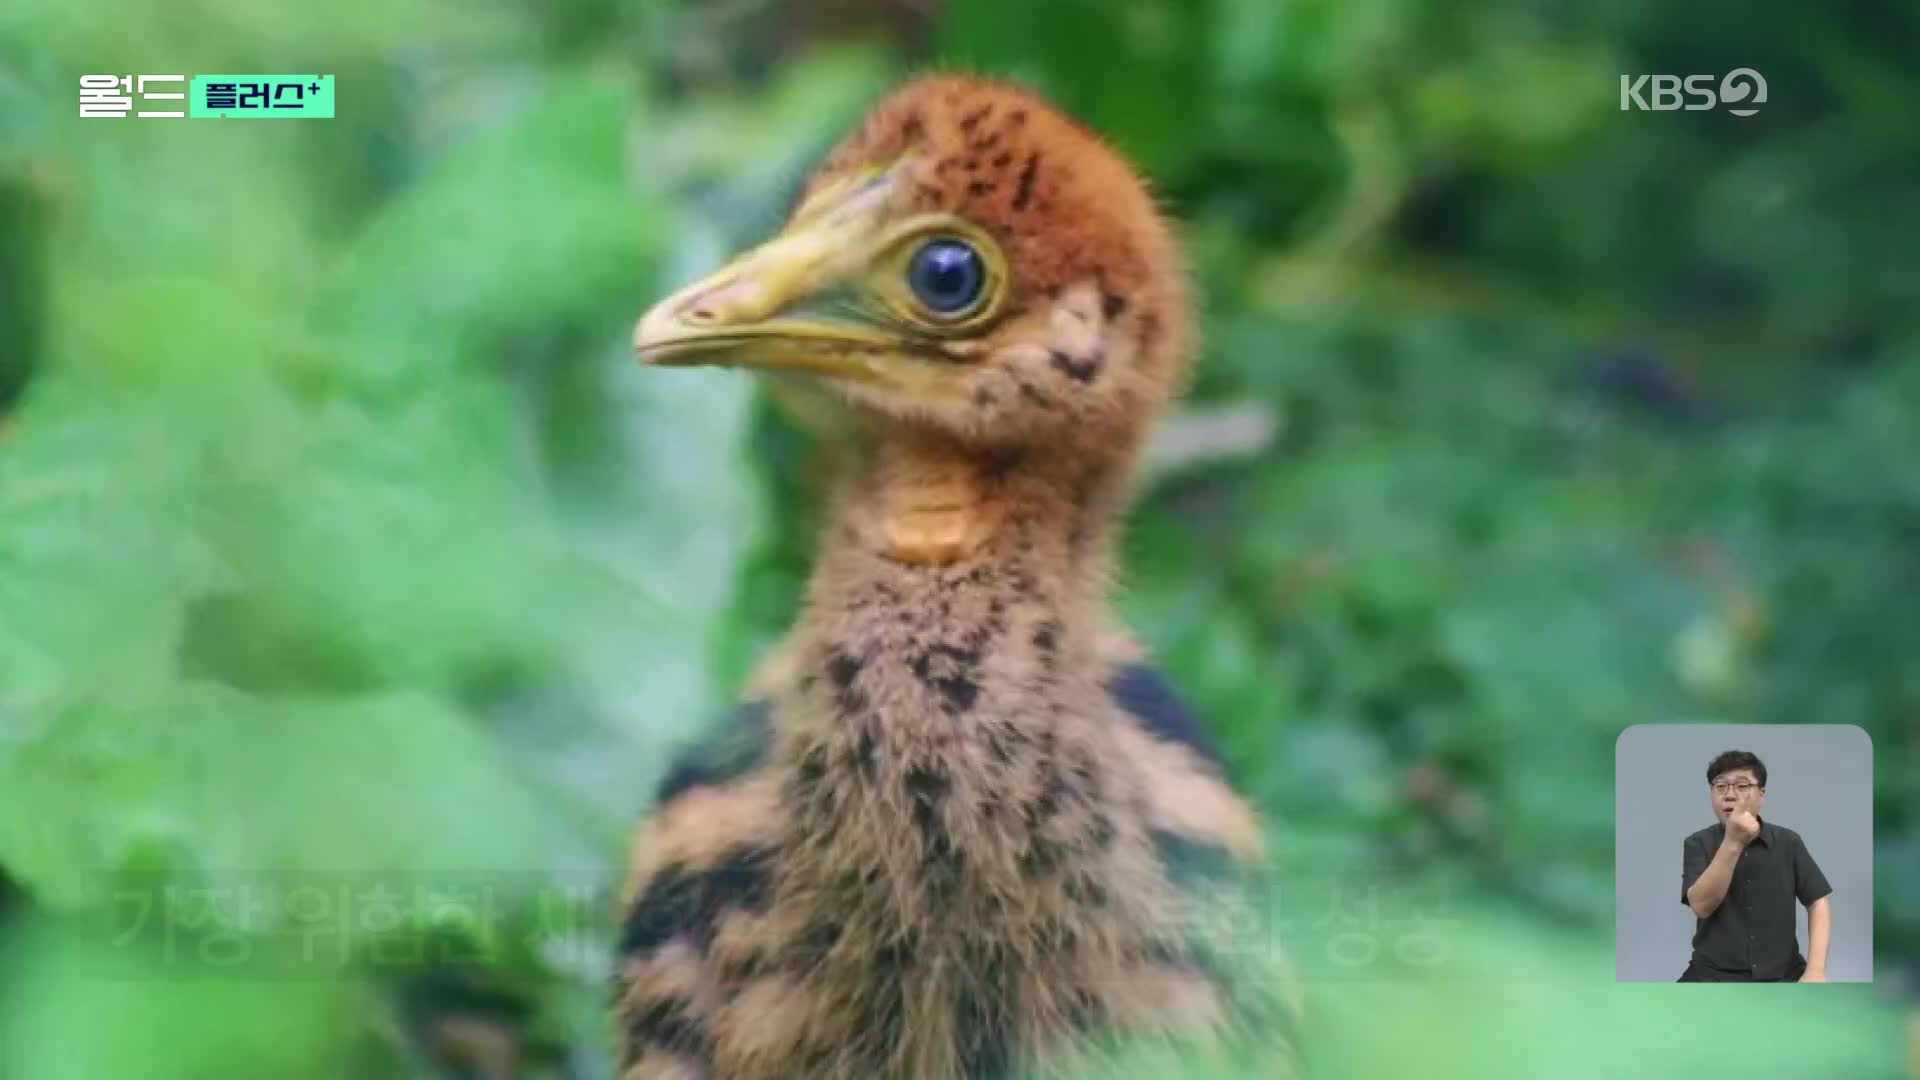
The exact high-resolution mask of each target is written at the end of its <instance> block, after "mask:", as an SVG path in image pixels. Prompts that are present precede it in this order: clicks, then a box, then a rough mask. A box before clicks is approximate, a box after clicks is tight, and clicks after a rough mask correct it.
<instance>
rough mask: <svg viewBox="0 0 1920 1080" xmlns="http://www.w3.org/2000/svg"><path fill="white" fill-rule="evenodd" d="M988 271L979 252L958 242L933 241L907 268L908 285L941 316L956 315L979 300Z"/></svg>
mask: <svg viewBox="0 0 1920 1080" xmlns="http://www.w3.org/2000/svg"><path fill="white" fill-rule="evenodd" d="M986 281H987V268H986V264H985V263H984V262H983V261H982V260H981V258H980V253H979V252H978V251H975V250H974V249H973V248H972V247H971V246H970V245H968V244H965V243H963V242H961V241H959V240H953V239H945V238H943V239H939V240H930V241H928V242H927V243H926V244H925V245H924V246H922V247H921V248H920V250H919V251H916V252H914V254H913V261H912V262H911V263H909V264H908V265H907V284H908V285H909V286H911V287H912V289H913V295H914V296H915V297H918V298H919V300H920V302H921V303H922V304H925V305H926V306H927V308H928V309H929V310H931V311H933V312H934V313H935V314H939V315H956V314H959V313H960V312H962V311H965V310H966V309H967V308H969V307H971V306H973V304H974V302H975V301H977V300H979V299H980V290H981V289H982V287H984V286H985V285H986Z"/></svg>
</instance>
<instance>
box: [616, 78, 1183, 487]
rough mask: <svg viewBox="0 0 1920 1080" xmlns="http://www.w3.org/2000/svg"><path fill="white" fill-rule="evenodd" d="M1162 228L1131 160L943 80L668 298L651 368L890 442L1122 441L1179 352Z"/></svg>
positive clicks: (1016, 94)
mask: <svg viewBox="0 0 1920 1080" xmlns="http://www.w3.org/2000/svg"><path fill="white" fill-rule="evenodd" d="M1190 335H1191V326H1190V317H1189V314H1188V305H1187V298H1186V287H1185V280H1184V276H1183V271H1182V268H1181V266H1180V264H1179V260H1178V255H1177V249H1176V247H1175V243H1174V240H1173V237H1172V235H1171V231H1170V230H1169V228H1168V227H1167V225H1166V223H1165V222H1164V221H1163V220H1162V218H1161V216H1160V215H1159V213H1158V212H1157V210H1156V208H1155V206H1154V203H1153V199H1152V197H1151V196H1150V195H1149V194H1148V192H1147V189H1146V187H1145V185H1144V183H1143V182H1142V181H1141V179H1140V178H1139V177H1138V176H1137V175H1136V174H1135V173H1134V171H1133V170H1132V168H1131V167H1129V166H1128V164H1127V163H1126V162H1125V161H1124V160H1122V158H1121V157H1120V156H1119V155H1118V154H1117V153H1115V152H1114V151H1113V150H1112V149H1110V148H1109V147H1108V146H1106V145H1105V144H1104V143H1103V142H1102V141H1101V140H1100V138H1099V137H1098V136H1096V135H1094V134H1093V133H1092V132H1090V131H1088V130H1087V129H1086V128H1085V127H1083V126H1081V125H1080V124H1078V123H1076V122H1075V121H1073V120H1071V119H1069V118H1068V117H1066V116H1065V115H1063V114H1061V113H1060V112H1058V111H1056V110H1055V109H1054V108H1052V107H1051V106H1050V105H1048V104H1046V103H1045V102H1044V101H1042V100H1040V99H1039V98H1037V97H1036V96H1034V95H1033V94H1031V93H1029V92H1027V91H1025V90H1022V89H1020V88H1017V87H1014V86H1010V85H1006V84H1002V83H997V82H990V81H985V80H981V79H976V78H971V77H964V76H955V75H938V76H929V77H925V78H921V79H919V80H917V81H914V82H912V83H909V84H908V85H906V86H905V87H903V88H902V89H900V90H898V91H896V92H895V93H894V94H892V95H891V96H890V97H888V98H887V99H886V100H884V101H882V102H881V103H880V104H879V105H878V106H877V107H875V108H874V110H873V111H872V112H871V113H870V114H869V116H868V117H867V119H866V121H865V122H864V123H863V124H862V125H861V126H860V127H859V128H858V129H857V130H856V131H854V132H853V133H852V134H851V135H850V136H848V137H847V138H846V139H845V140H844V141H843V142H842V143H841V144H840V145H839V146H838V147H837V148H835V149H834V150H833V151H832V153H831V154H830V155H829V156H828V157H827V159H826V161H825V162H824V163H823V164H822V165H821V166H820V167H819V168H818V170H817V171H815V172H814V173H813V174H812V176H810V177H809V178H808V180H807V181H806V183H805V184H804V185H803V187H802V188H801V191H800V194H799V196H798V198H797V199H796V201H795V204H794V208H793V210H792V212H791V213H790V215H789V216H788V218H787V220H786V223H785V225H784V227H783V228H782V229H781V230H780V232H779V233H778V234H777V235H776V236H774V237H773V238H772V239H771V240H769V241H767V242H766V243H765V244H762V245H761V246H759V247H757V248H754V249H752V250H750V251H747V252H746V253H744V254H742V255H740V256H739V257H737V258H735V259H734V260H732V261H731V262H729V263H728V264H727V265H725V266H724V267H722V268H721V269H720V270H719V271H717V272H716V273H714V274H712V275H710V276H708V277H707V278H705V279H703V280H701V281H697V282H695V283H693V284H691V285H688V286H687V287H685V288H683V289H681V290H680V291H678V292H676V293H674V294H673V295H672V296H669V297H668V298H666V299H665V300H662V301H661V302H660V303H659V304H657V305H656V306H655V307H654V308H653V309H652V310H650V311H649V312H647V313H646V315H645V316H644V317H643V318H642V319H641V320H640V323H639V325H638V326H637V327H636V328H635V331H634V339H633V343H634V349H635V352H636V353H637V355H638V356H639V358H640V359H641V361H643V362H645V363H648V364H655V365H690V364H723V365H730V366H737V367H741V368H748V369H754V370H758V371H765V372H775V373H782V374H786V375H793V376H798V377H801V378H803V379H805V380H806V381H808V382H810V383H814V384H817V385H818V386H819V387H821V388H822V389H824V390H826V391H827V392H828V393H829V394H830V395H831V396H832V397H833V398H834V399H836V400H837V401H839V402H841V403H843V404H844V405H845V406H847V408H846V410H844V411H845V412H846V414H847V415H848V416H849V417H850V418H851V419H852V420H853V422H855V423H860V424H863V425H869V426H872V427H874V428H877V429H878V430H880V431H881V432H882V433H884V432H886V431H888V430H892V429H896V428H900V427H905V428H909V429H913V430H917V431H921V432H926V433H931V434H934V435H937V436H942V437H945V438H946V439H948V440H951V441H953V442H956V443H958V444H960V445H964V446H971V447H977V448H981V449H986V450H1000V449H1010V448H1011V449H1021V448H1035V447H1071V448H1075V449H1078V450H1080V451H1081V452H1082V454H1083V455H1089V454H1097V452H1098V451H1099V450H1100V449H1101V448H1103V447H1104V448H1107V449H1109V450H1112V451H1114V452H1124V451H1126V450H1128V449H1131V448H1132V447H1133V446H1134V445H1135V444H1136V443H1137V441H1138V436H1139V434H1140V433H1141V432H1143V431H1144V429H1145V428H1146V426H1147V424H1148V422H1149V421H1150V420H1151V418H1152V417H1153V416H1154V415H1155V414H1157V412H1158V411H1159V410H1160V408H1161V407H1162V406H1163V405H1164V403H1165V402H1166V400H1167V399H1168V398H1169V397H1170V396H1171V394H1172V393H1173V392H1174V391H1175V390H1176V389H1177V388H1178V385H1179V383H1180V381H1181V378H1182V376H1183V374H1184V367H1185V365H1186V361H1187V358H1188V355H1189V353H1190V352H1191V343H1190Z"/></svg>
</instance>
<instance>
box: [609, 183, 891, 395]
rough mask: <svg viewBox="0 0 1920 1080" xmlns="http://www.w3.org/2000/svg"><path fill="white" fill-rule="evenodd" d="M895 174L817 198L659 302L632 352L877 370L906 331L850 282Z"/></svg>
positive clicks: (862, 374)
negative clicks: (761, 240) (784, 224)
mask: <svg viewBox="0 0 1920 1080" xmlns="http://www.w3.org/2000/svg"><path fill="white" fill-rule="evenodd" d="M891 187H892V183H891V178H890V177H888V176H886V175H885V174H882V175H880V176H877V177H874V178H871V179H869V180H867V181H866V182H864V183H861V184H858V185H846V189H845V190H844V191H843V192H842V197H840V198H837V199H829V200H827V202H828V204H827V205H824V206H818V207H817V208H816V207H815V206H814V205H813V204H818V203H820V202H821V201H822V200H821V199H818V198H816V199H815V200H813V203H812V204H810V206H809V207H808V208H807V209H804V210H803V211H802V213H801V214H800V215H799V216H797V217H796V218H795V219H794V220H793V222H792V224H791V225H789V226H788V228H787V229H786V231H784V232H782V233H781V234H780V235H778V236H776V237H774V238H773V239H772V240H770V241H768V242H767V243H766V244H763V245H761V246H760V247H758V248H755V249H753V250H752V251H749V252H747V253H746V254H744V255H741V256H740V257H739V258H737V259H735V260H733V261H732V262H731V263H728V264H727V265H726V266H724V267H722V268H721V269H720V270H718V271H716V272H715V273H713V274H712V275H710V276H708V277H706V278H705V279H703V280H700V281H697V282H694V283H693V284H691V285H688V286H687V287H685V288H683V289H681V290H680V291H679V292H676V293H674V294H673V295H672V296H669V297H667V298H666V299H665V300H662V301H660V302H659V303H658V304H655V305H654V306H653V308H652V310H650V311H648V312H647V313H646V314H645V315H644V316H642V317H641V319H640V322H639V324H638V325H637V326H635V327H634V331H633V351H634V355H635V356H637V357H638V358H639V360H640V361H641V362H642V363H645V364H656V365H661V366H684V365H697V364H725V365H732V366H738V367H749V368H760V369H768V370H776V371H802V372H810V373H814V374H821V375H836V376H841V377H851V378H862V379H869V380H877V379H879V378H880V377H881V375H882V373H881V370H880V368H881V364H882V363H883V362H884V358H885V356H886V355H888V354H890V353H894V352H897V351H898V350H899V348H900V346H901V344H902V341H901V336H900V334H898V333H897V332H895V331H892V330H890V329H888V328H887V327H886V325H885V323H884V322H883V321H882V320H880V319H878V318H876V317H875V316H874V313H873V312H871V311H870V310H869V309H868V308H867V306H866V305H864V304H862V303H861V301H860V300H859V299H858V294H857V292H856V291H854V290H851V289H847V288H845V287H844V286H845V284H846V283H847V282H848V281H850V280H857V278H858V276H859V274H860V272H861V269H862V267H863V266H864V265H865V261H866V258H867V255H868V253H869V252H870V251H871V250H872V248H873V245H874V242H875V240H876V239H877V238H878V237H879V236H880V234H881V232H882V230H883V227H884V218H885V211H886V195H887V193H888V191H889V190H890V189H891Z"/></svg>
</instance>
